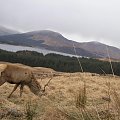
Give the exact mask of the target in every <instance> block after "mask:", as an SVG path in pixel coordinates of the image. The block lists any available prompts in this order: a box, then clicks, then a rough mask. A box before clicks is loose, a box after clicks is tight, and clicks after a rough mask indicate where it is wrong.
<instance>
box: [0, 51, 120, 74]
mask: <svg viewBox="0 0 120 120" xmlns="http://www.w3.org/2000/svg"><path fill="white" fill-rule="evenodd" d="M78 59H79V61H80V63H81V66H82V68H83V71H84V72H91V73H98V74H105V73H106V74H112V70H111V66H110V63H109V62H107V61H101V60H98V59H93V58H84V57H82V58H78ZM78 59H77V58H76V57H69V56H63V55H59V54H54V53H50V54H46V55H43V54H42V53H38V52H35V51H27V50H24V51H17V52H8V51H5V50H0V61H6V62H12V63H22V64H25V65H29V66H32V67H47V68H52V69H54V70H56V71H60V72H71V73H73V72H81V67H80V65H79V62H78ZM112 67H113V70H114V74H115V75H118V76H120V62H112Z"/></svg>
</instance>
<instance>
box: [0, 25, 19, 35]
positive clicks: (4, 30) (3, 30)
mask: <svg viewBox="0 0 120 120" xmlns="http://www.w3.org/2000/svg"><path fill="white" fill-rule="evenodd" d="M17 33H19V32H17V31H14V30H11V29H8V28H6V27H3V26H0V36H3V35H11V34H17Z"/></svg>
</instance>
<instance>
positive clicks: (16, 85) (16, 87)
mask: <svg viewBox="0 0 120 120" xmlns="http://www.w3.org/2000/svg"><path fill="white" fill-rule="evenodd" d="M19 85H20V84H16V85H15V87H14V89H13V90H12V92H11V93H10V95H9V96H8V98H10V97H11V95H12V94H13V92H14V91H15V90H16V89H17V87H18V86H19Z"/></svg>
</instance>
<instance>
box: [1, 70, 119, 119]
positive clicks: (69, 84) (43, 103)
mask: <svg viewBox="0 0 120 120" xmlns="http://www.w3.org/2000/svg"><path fill="white" fill-rule="evenodd" d="M48 71H49V69H48ZM37 74H38V72H37ZM56 74H57V72H56ZM37 79H38V81H39V83H40V84H41V85H44V84H45V83H47V81H48V80H49V79H50V78H49V77H46V78H44V79H42V80H41V79H40V78H37ZM119 86H120V77H118V76H115V77H113V76H112V75H106V76H101V75H99V74H93V73H61V74H59V76H54V77H53V79H52V81H51V82H50V84H49V86H48V87H47V89H46V95H45V96H42V97H38V96H35V95H34V94H33V93H31V92H30V90H29V89H28V87H25V89H24V92H23V96H22V97H21V98H20V97H19V89H17V90H16V91H15V92H14V93H13V95H12V96H11V98H7V96H8V95H9V93H10V92H11V91H12V89H13V87H14V85H12V84H9V83H5V84H4V85H2V86H0V119H2V120H4V119H5V120H14V119H15V120H16V119H17V120H32V119H33V120H119V119H120V99H119V94H120V89H119Z"/></svg>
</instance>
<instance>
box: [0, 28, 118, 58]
mask: <svg viewBox="0 0 120 120" xmlns="http://www.w3.org/2000/svg"><path fill="white" fill-rule="evenodd" d="M0 43H8V44H13V45H24V46H32V47H38V48H39V47H42V48H44V49H48V50H53V51H58V52H63V53H69V54H75V51H74V48H73V44H74V45H75V48H76V51H77V55H80V56H85V57H94V58H106V57H108V54H107V50H106V46H107V45H105V44H102V43H98V42H84V43H78V42H75V41H72V40H68V39H67V38H65V37H64V36H62V35H61V34H60V33H57V32H53V31H49V30H42V31H34V32H28V33H24V34H16V35H7V36H1V37H0ZM107 47H108V49H109V54H110V57H111V58H112V59H120V49H118V48H115V47H112V46H107Z"/></svg>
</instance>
